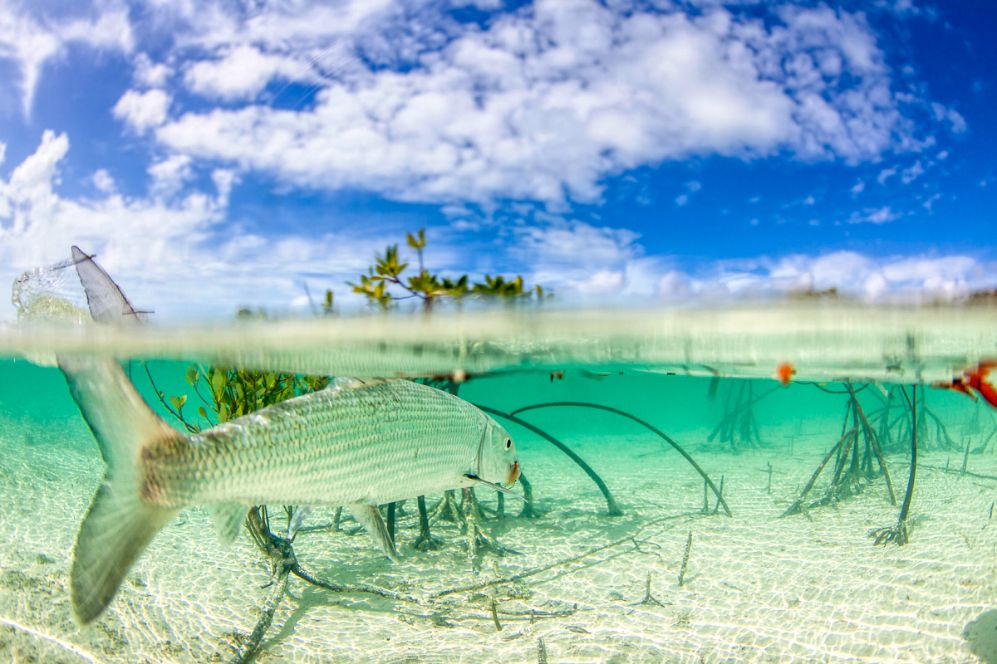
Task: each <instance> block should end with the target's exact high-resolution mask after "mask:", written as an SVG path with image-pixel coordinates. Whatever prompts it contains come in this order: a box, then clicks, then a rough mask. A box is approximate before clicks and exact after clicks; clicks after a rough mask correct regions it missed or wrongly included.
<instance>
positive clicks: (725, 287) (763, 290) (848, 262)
mask: <svg viewBox="0 0 997 664" xmlns="http://www.w3.org/2000/svg"><path fill="white" fill-rule="evenodd" d="M993 268H994V264H993V263H992V262H987V261H986V260H981V259H979V258H976V257H973V256H967V255H949V256H936V255H919V256H887V257H873V256H869V255H865V254H860V253H856V252H850V251H836V252H828V253H824V254H815V255H805V254H796V255H789V256H785V257H782V258H778V259H767V258H763V259H750V260H746V261H740V262H738V263H734V264H729V265H727V264H724V263H723V262H718V263H716V264H714V265H711V266H704V267H702V268H700V269H699V270H697V271H695V272H683V271H681V270H676V269H673V270H669V271H667V272H665V273H664V274H662V275H661V277H660V279H659V281H658V293H659V296H660V297H661V298H663V299H665V300H679V301H682V300H687V299H689V298H703V297H715V298H719V299H725V298H730V297H745V296H747V297H751V296H766V295H780V294H786V293H793V292H801V291H807V290H814V291H822V290H827V289H830V288H834V289H837V290H838V292H840V293H842V294H845V295H847V296H851V297H857V298H860V299H864V300H870V301H877V300H882V299H884V298H898V297H899V298H911V297H914V298H921V299H923V298H926V297H927V298H955V297H959V296H963V295H966V294H967V293H969V292H972V291H974V290H977V289H981V288H991V287H993V285H994V279H993V277H992V276H991V274H990V271H991V270H992V269H993Z"/></svg>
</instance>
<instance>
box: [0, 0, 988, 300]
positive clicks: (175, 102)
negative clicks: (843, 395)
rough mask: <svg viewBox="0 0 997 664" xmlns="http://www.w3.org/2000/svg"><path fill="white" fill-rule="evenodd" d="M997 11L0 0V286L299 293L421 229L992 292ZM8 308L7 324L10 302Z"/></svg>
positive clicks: (590, 251) (534, 258)
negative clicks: (56, 275)
mask: <svg viewBox="0 0 997 664" xmlns="http://www.w3.org/2000/svg"><path fill="white" fill-rule="evenodd" d="M994 25H997V10H995V9H993V8H992V4H991V3H989V2H982V1H981V2H970V1H966V2H958V3H938V4H929V3H920V2H911V1H909V0H899V1H893V2H890V1H886V0H882V1H880V2H862V3H858V2H854V3H840V4H825V3H819V2H817V3H815V2H805V3H785V4H777V3H754V2H731V3H724V2H719V1H717V0H702V1H689V2H671V1H667V0H662V1H661V2H650V1H649V2H628V1H625V0H612V1H606V2H601V3H600V2H595V1H592V0H556V1H548V2H535V3H522V2H520V3H514V4H506V3H502V2H498V1H492V0H479V1H478V2H462V1H458V0H453V1H450V2H446V1H439V2H433V1H422V2H410V3H406V4H398V3H391V2H378V1H372V0H365V1H359V0H354V1H351V0H340V1H338V2H308V1H306V0H275V1H272V2H268V1H266V0H258V1H254V2H248V1H245V2H235V1H227V0H216V1H214V2H208V1H206V2H193V1H192V0H178V1H176V2H168V1H166V0H146V1H145V2H124V1H115V0H98V1H94V2H85V1H83V2H69V1H67V0H42V1H37V0H36V1H33V2H26V1H25V2H18V1H17V0H14V1H12V2H6V3H4V4H3V5H0V145H2V148H0V279H3V280H5V281H6V282H9V281H10V280H12V279H13V278H14V277H15V276H16V275H17V274H18V273H19V272H21V271H23V270H25V269H29V268H31V267H33V266H36V265H43V264H46V263H52V262H55V261H57V260H60V259H62V258H64V257H65V256H66V255H67V253H68V245H69V244H72V243H77V244H80V245H81V246H82V247H84V248H86V249H88V250H91V251H95V252H97V253H98V255H99V256H100V260H101V261H102V263H103V264H104V265H105V266H106V267H107V269H108V270H109V271H110V272H111V273H112V274H113V275H115V276H116V277H117V279H118V280H119V281H120V282H121V283H122V284H123V285H124V286H125V287H126V290H127V292H129V294H131V295H132V298H133V299H134V300H136V302H137V303H138V304H139V305H141V306H149V307H152V308H155V309H156V310H157V312H160V313H162V314H163V315H164V316H187V315H204V314H205V313H207V312H224V313H225V314H226V315H227V314H228V313H229V312H231V311H232V310H233V309H234V308H235V307H236V306H238V305H240V304H260V305H266V306H270V307H274V308H280V309H286V308H288V307H292V308H293V307H301V306H302V305H303V304H304V298H303V287H302V283H304V282H307V283H308V284H309V286H310V287H311V288H312V290H313V291H315V290H319V289H323V288H325V287H332V288H333V289H334V290H336V292H337V295H338V296H340V299H341V300H342V301H343V302H344V303H346V304H347V305H348V303H349V300H350V297H349V295H348V289H347V288H346V286H345V285H344V281H345V280H347V279H354V278H355V277H356V275H357V274H358V272H359V271H360V270H362V269H363V268H364V267H365V266H366V265H367V264H369V262H370V260H371V258H372V256H373V254H374V252H375V251H377V250H380V249H381V248H383V246H384V245H385V244H386V243H388V242H396V241H398V240H400V239H403V238H404V233H405V232H406V231H410V230H415V229H417V228H420V227H426V228H427V229H428V234H429V237H430V245H431V251H430V253H429V259H430V262H431V264H432V265H434V266H436V267H438V268H440V269H441V270H443V271H444V272H457V271H469V272H472V273H474V274H480V273H483V272H492V273H494V272H521V273H523V274H524V275H525V276H526V277H527V278H528V279H530V280H531V281H540V282H542V283H544V284H546V285H548V286H551V287H553V288H554V289H555V290H556V291H557V292H558V293H559V294H561V295H562V296H563V297H564V299H565V300H568V301H571V300H575V299H584V298H597V299H598V298H603V299H604V298H617V297H621V296H624V297H628V298H631V299H632V300H636V301H640V302H659V301H668V300H674V299H682V298H687V297H706V296H720V297H726V296H730V295H734V296H741V295H743V294H745V293H768V292H773V291H776V292H779V291H786V290H796V289H801V288H807V287H814V288H827V287H831V286H835V287H838V288H840V289H843V290H846V291H849V292H851V293H854V294H855V295H856V296H859V297H863V298H881V297H891V296H894V295H896V294H901V295H902V294H910V293H925V292H927V293H930V294H931V296H933V297H934V296H959V295H961V294H964V293H966V292H968V291H970V290H973V289H977V288H984V287H993V286H995V285H997V277H995V276H994V275H995V274H997V272H995V268H997V257H995V252H994V247H995V243H994V241H993V233H994V229H995V223H994V216H995V213H997V205H995V202H994V201H995V197H994V193H995V192H997V166H995V164H994V161H993V155H994V154H995V153H997V144H995V143H997V141H995V138H997V119H995V116H994V113H993V111H992V109H993V108H995V107H997V81H995V79H994V75H993V64H992V63H994V62H997V45H995V43H994V41H993V39H992V38H991V37H992V35H991V34H990V32H991V28H992V27H993V26H994ZM6 316H9V313H5V317H6Z"/></svg>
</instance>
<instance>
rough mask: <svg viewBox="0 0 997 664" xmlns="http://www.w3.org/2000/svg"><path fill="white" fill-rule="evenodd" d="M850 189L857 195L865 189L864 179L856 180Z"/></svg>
mask: <svg viewBox="0 0 997 664" xmlns="http://www.w3.org/2000/svg"><path fill="white" fill-rule="evenodd" d="M851 191H852V194H853V195H855V196H858V195H859V194H861V193H862V192H863V191H865V180H859V181H858V182H856V183H855V184H853V185H852V189H851Z"/></svg>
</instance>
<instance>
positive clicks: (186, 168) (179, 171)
mask: <svg viewBox="0 0 997 664" xmlns="http://www.w3.org/2000/svg"><path fill="white" fill-rule="evenodd" d="M192 161H193V160H192V159H191V158H190V157H188V156H187V155H183V154H174V155H170V156H169V157H167V158H166V159H163V160H161V161H157V162H156V163H154V164H152V165H151V166H149V168H148V172H149V176H150V177H151V178H152V182H151V185H150V189H151V190H152V192H153V193H154V194H155V195H156V196H159V197H164V198H168V197H170V196H172V195H173V194H175V193H177V192H178V191H180V189H181V188H182V187H183V186H184V184H186V183H187V182H189V181H190V180H191V178H193V177H194V171H193V169H192V168H191V163H192ZM225 195H226V196H227V195H228V192H227V191H226V192H225Z"/></svg>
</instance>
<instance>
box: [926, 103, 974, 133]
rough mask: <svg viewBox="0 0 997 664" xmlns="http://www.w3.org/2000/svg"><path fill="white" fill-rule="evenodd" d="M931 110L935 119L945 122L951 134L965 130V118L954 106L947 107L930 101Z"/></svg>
mask: <svg viewBox="0 0 997 664" xmlns="http://www.w3.org/2000/svg"><path fill="white" fill-rule="evenodd" d="M931 112H932V113H933V114H934V116H935V119H936V120H939V121H945V122H947V123H948V125H949V128H950V129H951V130H952V133H953V134H962V133H964V132H965V131H966V129H967V125H966V119H965V118H964V117H962V114H961V113H959V111H957V110H955V109H954V108H948V107H946V106H945V105H944V104H939V103H938V102H932V104H931Z"/></svg>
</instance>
